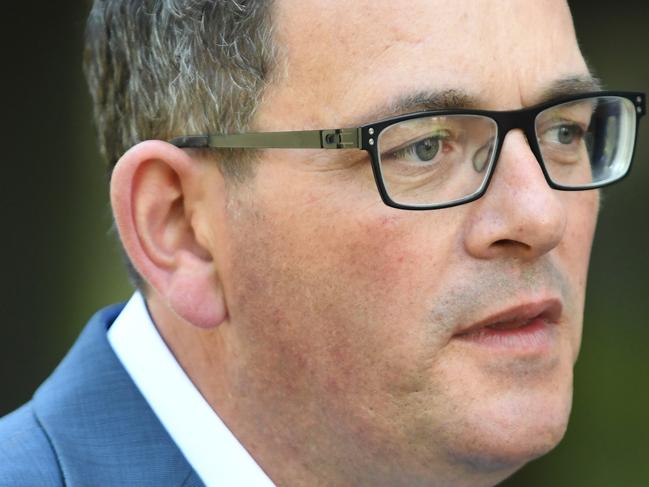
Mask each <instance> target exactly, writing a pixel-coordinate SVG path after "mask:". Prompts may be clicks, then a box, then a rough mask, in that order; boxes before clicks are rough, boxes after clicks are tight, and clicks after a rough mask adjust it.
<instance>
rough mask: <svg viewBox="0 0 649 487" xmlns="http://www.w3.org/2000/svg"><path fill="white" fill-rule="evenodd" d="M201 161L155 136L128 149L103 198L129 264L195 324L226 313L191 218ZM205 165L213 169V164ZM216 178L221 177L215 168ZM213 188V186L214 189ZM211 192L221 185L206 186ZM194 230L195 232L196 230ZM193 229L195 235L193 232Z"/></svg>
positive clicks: (207, 248) (207, 250)
mask: <svg viewBox="0 0 649 487" xmlns="http://www.w3.org/2000/svg"><path fill="white" fill-rule="evenodd" d="M205 171H206V169H205V165H204V164H201V163H200V162H199V161H196V160H195V159H193V158H192V157H191V156H190V154H189V153H188V152H186V151H184V150H182V149H178V148H177V147H175V146H173V145H171V144H168V143H166V142H162V141H147V142H142V143H140V144H138V145H136V146H135V147H133V148H131V149H130V150H129V151H128V152H127V153H126V154H124V156H122V158H121V159H120V160H119V162H118V163H117V165H116V166H115V169H114V170H113V174H112V178H111V184H110V199H111V204H112V207H113V213H114V216H115V222H116V225H117V229H118V231H119V235H120V238H121V240H122V244H123V245H124V248H125V250H126V253H127V254H128V256H129V258H130V259H131V262H132V263H133V265H134V267H135V269H136V270H137V271H138V272H139V273H140V275H141V276H142V277H143V278H144V279H145V280H146V282H147V283H148V284H149V285H150V286H151V287H152V288H153V291H154V292H155V293H156V294H157V295H158V296H159V298H160V299H161V300H162V301H163V302H164V304H165V305H166V306H167V307H169V308H171V309H172V310H173V311H174V312H175V313H176V314H177V315H178V316H179V317H180V318H182V319H183V320H185V321H187V322H189V323H191V324H193V325H196V326H198V327H201V328H210V327H214V326H217V325H218V324H220V323H221V322H222V321H224V320H225V319H226V317H227V307H226V303H225V299H224V296H223V289H222V286H221V282H220V280H219V275H218V271H217V266H216V265H215V262H216V260H217V259H215V256H214V255H213V254H214V252H215V249H214V248H213V246H211V245H210V243H209V241H207V239H206V238H201V235H202V234H205V232H201V230H204V229H200V228H197V226H198V225H201V224H204V223H202V221H201V219H200V218H194V216H195V215H196V213H197V208H199V206H200V204H201V200H202V195H203V188H204V184H205V177H204V176H205ZM210 171H211V172H216V173H218V169H217V168H216V165H214V164H210ZM216 177H219V178H221V183H222V176H221V175H220V173H218V174H216ZM215 186H216V187H215ZM210 188H211V190H216V191H218V190H219V188H221V190H222V188H223V184H221V185H218V184H217V185H210ZM197 230H198V231H197ZM197 235H198V238H197Z"/></svg>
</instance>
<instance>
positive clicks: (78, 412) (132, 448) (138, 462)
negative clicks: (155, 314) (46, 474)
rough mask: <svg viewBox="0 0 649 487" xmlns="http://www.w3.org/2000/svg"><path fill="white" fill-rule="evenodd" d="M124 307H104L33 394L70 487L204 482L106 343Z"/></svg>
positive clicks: (198, 483)
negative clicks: (109, 331)
mask: <svg viewBox="0 0 649 487" xmlns="http://www.w3.org/2000/svg"><path fill="white" fill-rule="evenodd" d="M122 307H123V306H122V305H117V306H111V307H109V308H106V309H104V310H102V311H99V312H98V313H97V314H96V315H95V316H94V317H93V318H92V319H91V320H90V322H89V323H88V325H87V326H86V328H85V329H84V331H83V332H82V334H81V336H80V337H79V339H78V340H77V342H76V343H75V345H74V346H73V347H72V349H71V350H70V352H69V353H68V355H67V356H66V358H65V359H64V360H63V362H61V364H60V365H59V367H58V368H57V369H56V371H55V372H54V373H53V374H52V376H51V377H50V378H49V379H48V380H47V381H46V382H45V383H44V384H43V385H42V386H41V387H40V388H39V390H38V391H37V392H36V394H35V396H34V410H35V414H36V418H37V420H38V421H39V422H40V424H41V425H42V427H43V429H44V430H45V432H46V434H47V435H48V437H49V440H50V442H51V443H52V447H53V449H54V451H55V453H56V455H57V457H58V460H59V463H60V466H61V470H62V472H63V476H64V479H65V481H66V484H68V485H138V486H140V485H141V486H149V485H150V486H160V485H178V486H185V487H190V486H192V487H193V486H202V485H204V484H203V483H202V482H201V481H200V479H199V478H198V476H197V475H196V473H195V472H194V471H193V470H192V468H191V466H190V465H189V463H188V462H187V460H186V459H185V458H184V456H183V455H182V453H181V452H180V450H178V448H177V447H176V445H175V444H174V442H173V440H172V439H171V437H170V436H169V434H168V433H167V432H166V430H165V429H164V428H163V426H162V424H161V423H160V422H159V420H158V419H157V417H156V416H155V414H154V413H153V411H152V410H151V408H150V407H149V405H148V404H147V402H146V401H145V400H144V398H143V397H142V395H141V394H140V392H139V391H138V389H137V387H136V386H135V384H134V383H133V381H132V380H131V378H130V377H129V376H128V374H127V373H126V371H125V370H124V368H123V367H122V365H121V363H120V362H119V360H118V358H117V357H116V356H115V354H114V352H113V350H112V348H111V347H110V344H109V343H108V340H107V337H106V332H107V329H108V327H109V326H110V324H111V323H112V322H113V320H114V319H115V318H116V317H117V315H118V314H119V312H120V311H121V309H122Z"/></svg>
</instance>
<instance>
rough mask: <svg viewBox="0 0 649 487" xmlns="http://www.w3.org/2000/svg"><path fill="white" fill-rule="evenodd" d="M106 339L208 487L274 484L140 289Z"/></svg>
mask: <svg viewBox="0 0 649 487" xmlns="http://www.w3.org/2000/svg"><path fill="white" fill-rule="evenodd" d="M108 341H109V342H110V344H111V346H112V347H113V350H114V351H115V353H116V354H117V357H119V360H120V361H121V362H122V365H123V366H124V368H125V369H126V371H127V372H128V374H129V375H130V376H131V378H132V379H133V382H135V384H136V386H137V387H138V389H139V390H140V392H141V393H142V395H143V396H144V398H145V399H146V401H147V402H148V403H149V405H150V406H151V408H152V409H153V411H154V413H155V414H156V416H158V419H159V420H160V422H161V423H162V425H163V426H164V427H165V429H166V430H167V432H168V433H169V435H170V436H171V438H172V439H173V441H174V442H175V443H176V445H177V446H178V448H179V449H180V451H181V452H182V453H183V455H184V456H185V458H186V459H187V461H188V462H189V463H190V465H191V466H192V467H193V468H194V470H195V471H196V473H197V474H198V476H199V477H200V478H201V480H202V481H203V482H204V483H205V485H206V486H207V487H210V486H216V485H218V486H242V485H245V486H246V487H267V486H273V485H274V484H273V482H272V481H271V480H270V479H269V478H268V476H266V474H265V473H264V472H263V470H262V469H261V467H259V465H258V464H257V463H256V462H255V460H254V459H253V458H252V457H251V456H250V454H249V453H248V452H247V451H246V449H245V448H244V447H243V445H241V443H239V441H238V440H237V439H236V438H235V436H234V435H233V434H232V432H231V431H230V430H229V429H228V428H227V426H226V425H225V424H224V423H223V421H221V418H219V416H218V415H217V414H216V413H215V412H214V410H213V409H212V408H211V407H210V406H209V404H208V403H207V401H206V400H205V399H204V398H203V396H202V395H201V394H200V392H199V391H198V389H197V388H196V386H194V384H193V383H192V382H191V380H190V379H189V377H187V374H185V372H184V371H183V369H182V368H181V367H180V365H179V364H178V362H176V359H175V358H174V356H173V355H172V353H171V352H170V350H169V349H168V348H167V346H166V344H165V343H164V341H163V340H162V337H161V336H160V334H159V333H158V330H157V329H156V327H155V325H154V324H153V321H152V320H151V317H150V316H149V312H148V310H147V308H146V304H145V302H144V299H143V297H142V295H141V294H140V293H139V292H136V293H135V294H134V295H133V297H132V298H131V299H130V301H129V302H128V303H127V304H126V307H125V308H124V309H123V310H122V312H121V313H120V314H119V316H118V317H117V319H116V320H115V321H114V322H113V324H112V326H111V327H110V329H109V330H108Z"/></svg>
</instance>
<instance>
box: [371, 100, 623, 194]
mask: <svg viewBox="0 0 649 487" xmlns="http://www.w3.org/2000/svg"><path fill="white" fill-rule="evenodd" d="M635 128H636V121H635V106H634V105H633V103H632V102H631V101H629V100H627V99H626V98H622V97H616V96H602V97H594V98H586V99H582V100H577V101H571V102H568V103H563V104H560V105H555V106H552V107H550V108H547V109H546V110H544V111H542V112H540V113H539V114H538V115H537V116H536V119H535V131H536V136H537V142H538V147H539V150H540V152H541V155H542V157H543V163H544V165H545V168H546V171H547V173H548V176H549V178H550V179H551V180H552V181H553V182H554V183H555V184H557V185H560V186H562V187H566V188H584V189H587V188H588V187H595V186H599V185H602V184H605V183H608V182H612V181H614V180H616V179H619V178H621V177H622V176H624V174H625V173H626V172H627V170H628V168H629V164H630V162H631V156H632V153H633V145H634V141H635ZM497 140H498V125H497V123H496V121H495V120H493V119H492V118H490V117H487V116H482V115H468V114H455V115H443V116H432V117H422V118H415V119H410V120H406V121H403V122H398V123H395V124H393V125H390V126H389V127H386V128H385V129H384V130H383V131H382V132H381V133H380V135H379V137H378V141H377V149H378V152H379V164H380V169H381V176H382V179H383V183H384V186H385V188H386V191H387V193H388V195H389V196H390V198H391V199H392V200H393V201H395V202H396V203H399V204H403V205H413V206H417V205H422V206H424V205H442V204H449V203H453V202H455V201H458V200H462V199H464V198H466V197H470V196H472V195H475V194H477V193H480V192H481V191H482V190H483V189H484V185H485V184H486V182H487V180H488V176H489V174H490V172H491V170H492V167H493V164H494V163H495V160H494V159H495V158H494V156H495V152H496V143H497Z"/></svg>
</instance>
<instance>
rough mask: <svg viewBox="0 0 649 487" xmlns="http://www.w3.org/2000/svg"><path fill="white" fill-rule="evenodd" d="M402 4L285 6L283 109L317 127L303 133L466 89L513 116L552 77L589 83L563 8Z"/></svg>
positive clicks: (358, 1)
mask: <svg viewBox="0 0 649 487" xmlns="http://www.w3.org/2000/svg"><path fill="white" fill-rule="evenodd" d="M404 4H405V5H406V7H403V6H402V5H404ZM404 4H401V3H395V2H394V1H387V0H375V1H372V2H369V1H364V0H355V1H354V2H349V1H336V0H331V1H328V2H326V3H324V2H316V1H309V0H279V1H278V3H277V6H276V11H275V23H276V25H277V39H278V42H279V44H280V45H282V46H283V48H284V51H285V61H286V63H285V70H284V77H283V79H281V80H280V81H279V85H281V87H282V89H284V90H285V91H286V92H288V91H291V92H292V96H290V97H289V96H287V97H285V98H284V99H282V100H281V103H282V104H284V105H285V106H287V107H288V108H295V109H296V110H297V111H299V112H301V113H303V114H309V115H310V116H311V120H310V121H306V124H307V125H308V124H312V125H313V127H305V126H304V123H302V124H300V125H299V128H317V125H321V124H326V125H329V124H333V125H336V126H342V125H345V124H346V123H348V122H351V121H352V120H354V119H357V118H358V117H357V116H356V117H354V112H355V113H356V115H358V113H359V110H361V111H362V112H366V111H368V110H370V109H371V106H372V105H375V104H377V103H378V102H380V101H383V102H384V101H385V98H387V97H397V96H401V95H407V94H409V93H412V92H416V91H425V90H430V89H437V90H440V89H443V90H454V89H459V90H463V91H465V92H467V93H470V94H472V95H473V96H475V97H476V98H480V99H484V100H488V102H489V106H484V107H483V108H487V109H500V110H506V109H515V108H519V107H521V106H526V105H530V104H531V102H532V99H533V98H534V97H535V96H536V95H537V93H536V92H535V89H536V88H537V87H536V86H534V85H535V84H536V83H545V84H548V83H549V82H551V81H552V80H548V79H547V78H546V79H540V78H542V77H543V75H546V76H547V73H548V72H556V73H557V77H561V76H567V75H573V74H575V73H577V74H580V72H581V73H587V69H586V67H585V63H584V62H583V59H582V58H581V54H580V52H579V49H578V47H577V44H576V39H575V36H574V29H573V26H572V19H571V16H570V12H569V10H568V7H567V3H566V2H565V0H538V1H536V0H535V1H534V2H531V1H528V0H454V1H453V2H448V1H435V0H412V1H409V2H407V3H404ZM395 5H399V7H396V6H395ZM381 97H382V98H383V100H380V99H379V98H381ZM287 104H288V105H287ZM314 107H317V109H318V110H319V113H317V114H316V113H314ZM297 122H298V121H297V120H296V121H295V123H296V126H295V127H284V129H288V128H298V124H297Z"/></svg>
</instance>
